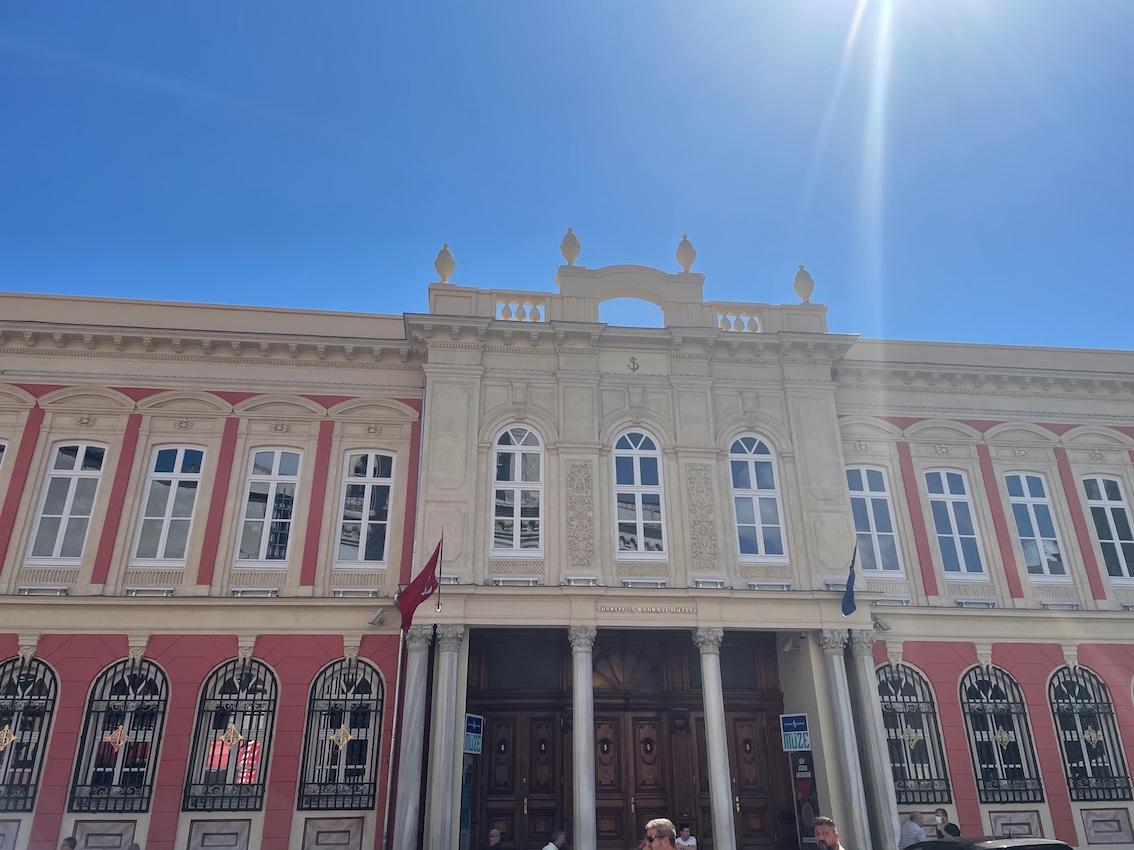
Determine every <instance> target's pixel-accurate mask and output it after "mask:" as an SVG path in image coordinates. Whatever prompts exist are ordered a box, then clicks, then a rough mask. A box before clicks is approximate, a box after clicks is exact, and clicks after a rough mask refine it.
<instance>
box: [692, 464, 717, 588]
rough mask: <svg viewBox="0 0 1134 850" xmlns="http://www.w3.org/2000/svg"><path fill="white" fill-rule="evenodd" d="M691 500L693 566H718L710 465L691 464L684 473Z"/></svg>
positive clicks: (705, 567) (708, 567)
mask: <svg viewBox="0 0 1134 850" xmlns="http://www.w3.org/2000/svg"><path fill="white" fill-rule="evenodd" d="M685 492H686V495H687V496H688V497H689V543H690V545H691V546H692V549H693V565H694V566H695V567H698V568H701V569H714V568H715V567H716V566H717V560H718V552H717V523H716V519H715V518H714V517H715V512H716V510H715V505H714V499H713V470H712V467H710V466H709V465H708V464H707V463H693V464H690V465H689V466H688V467H687V469H686V472H685Z"/></svg>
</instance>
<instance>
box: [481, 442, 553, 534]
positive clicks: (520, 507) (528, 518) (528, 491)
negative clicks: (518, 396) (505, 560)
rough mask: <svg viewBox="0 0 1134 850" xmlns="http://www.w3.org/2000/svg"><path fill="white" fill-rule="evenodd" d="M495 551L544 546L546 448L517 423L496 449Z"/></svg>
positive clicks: (493, 514) (493, 489)
mask: <svg viewBox="0 0 1134 850" xmlns="http://www.w3.org/2000/svg"><path fill="white" fill-rule="evenodd" d="M493 469H494V470H495V472H494V473H493V479H492V502H493V510H492V551H493V553H494V554H507V553H512V552H525V553H533V552H538V551H539V550H541V549H542V548H543V447H542V446H541V444H540V440H539V436H538V435H537V434H536V433H535V431H533V430H531V429H530V428H525V427H524V426H523V425H515V426H513V427H511V428H509V429H508V430H507V431H505V432H504V433H503V434H501V435H500V436H499V437H498V438H497V439H496V445H495V446H494V448H493Z"/></svg>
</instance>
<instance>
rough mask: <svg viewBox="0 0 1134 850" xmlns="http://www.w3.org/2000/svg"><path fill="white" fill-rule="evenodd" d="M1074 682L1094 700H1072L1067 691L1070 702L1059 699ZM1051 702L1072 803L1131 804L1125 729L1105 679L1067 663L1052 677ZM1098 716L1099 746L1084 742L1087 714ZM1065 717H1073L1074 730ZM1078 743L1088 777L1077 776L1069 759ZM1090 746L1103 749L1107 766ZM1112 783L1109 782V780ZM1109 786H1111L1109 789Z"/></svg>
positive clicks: (1050, 685) (1060, 755) (1096, 717)
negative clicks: (1070, 749) (1058, 692)
mask: <svg viewBox="0 0 1134 850" xmlns="http://www.w3.org/2000/svg"><path fill="white" fill-rule="evenodd" d="M1068 680H1071V681H1074V682H1075V683H1076V684H1077V685H1079V686H1080V688H1082V689H1083V690H1085V691H1087V692H1088V693H1089V694H1090V695H1091V697H1093V699H1090V700H1076V699H1073V698H1070V697H1071V693H1070V691H1068V690H1066V689H1064V693H1065V694H1067V696H1068V698H1067V699H1057V698H1056V688H1057V687H1058V686H1060V685H1062V684H1063V683H1064V682H1066V681H1068ZM1047 701H1048V705H1049V707H1050V708H1051V719H1052V722H1053V724H1054V727H1055V737H1056V741H1057V742H1058V744H1059V757H1060V759H1061V761H1062V762H1063V774H1064V776H1065V777H1066V779H1067V793H1068V794H1069V795H1070V797H1071V800H1072V802H1076V803H1093V802H1100V801H1107V802H1109V801H1129V800H1134V789H1132V787H1131V782H1130V771H1129V769H1128V768H1127V765H1126V756H1125V751H1124V750H1123V747H1122V737H1121V730H1120V729H1119V728H1118V723H1117V720H1116V717H1115V711H1114V700H1112V699H1111V697H1110V690H1109V689H1108V688H1107V686H1106V683H1105V682H1104V681H1103V680H1102V677H1101V676H1099V675H1098V674H1096V673H1095V672H1094V671H1092V670H1088V669H1087V668H1086V667H1082V666H1080V665H1075V666H1074V667H1072V666H1071V665H1068V664H1065V665H1063V666H1062V667H1060V668H1058V669H1057V670H1056V671H1055V672H1054V673H1052V674H1051V679H1050V680H1049V682H1048V689H1047ZM1058 706H1064V707H1066V709H1067V710H1066V711H1062V712H1061V711H1059V710H1058ZM1080 706H1083V707H1087V706H1089V707H1090V709H1091V710H1089V711H1084V710H1082V709H1081V708H1079V707H1080ZM1085 714H1093V715H1095V720H1096V726H1097V727H1098V728H1094V727H1089V728H1090V729H1091V730H1092V731H1094V733H1095V735H1096V736H1097V739H1096V740H1097V743H1095V744H1091V742H1090V739H1084V737H1083V735H1084V732H1085V731H1087V730H1084V723H1083V720H1082V717H1083V715H1085ZM1061 716H1062V717H1064V718H1066V717H1070V718H1071V720H1072V722H1073V728H1067V726H1065V725H1064V723H1062V722H1061ZM1069 744H1074V745H1076V746H1077V747H1078V748H1079V753H1080V755H1081V756H1082V765H1083V770H1084V772H1085V773H1086V775H1085V776H1073V775H1072V772H1073V771H1072V766H1071V761H1070V760H1069V758H1068V745H1069ZM1088 747H1090V748H1092V749H1096V750H1098V749H1101V750H1102V755H1103V756H1105V761H1106V764H1105V767H1104V765H1103V764H1101V763H1100V762H1101V760H1100V759H1098V758H1092V757H1091V756H1090V754H1089V752H1088ZM1100 768H1104V769H1103V771H1102V772H1104V773H1106V774H1109V775H1105V776H1096V775H1094V771H1096V770H1099V769H1100ZM1108 780H1109V781H1108ZM1108 786H1109V787H1108Z"/></svg>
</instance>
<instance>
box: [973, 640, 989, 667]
mask: <svg viewBox="0 0 1134 850" xmlns="http://www.w3.org/2000/svg"><path fill="white" fill-rule="evenodd" d="M974 648H975V649H976V660H977V664H979V665H980V666H981V667H982V668H984V669H985V670H987V669H988V668H989V667H991V666H992V644H991V643H978V644H976V645H975V647H974Z"/></svg>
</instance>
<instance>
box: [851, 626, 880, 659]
mask: <svg viewBox="0 0 1134 850" xmlns="http://www.w3.org/2000/svg"><path fill="white" fill-rule="evenodd" d="M877 639H878V633H877V632H875V631H874V629H851V633H850V651H851V655H873V654H874V641H876V640H877Z"/></svg>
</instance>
